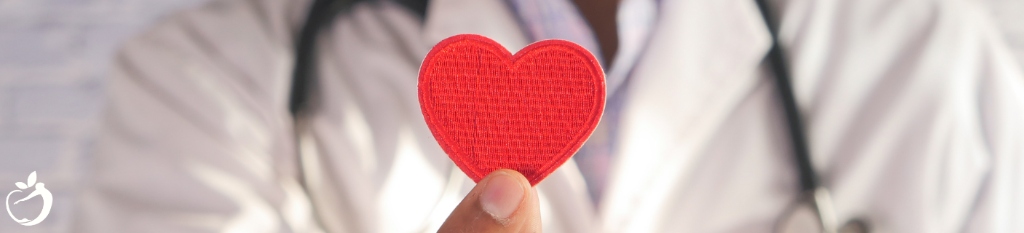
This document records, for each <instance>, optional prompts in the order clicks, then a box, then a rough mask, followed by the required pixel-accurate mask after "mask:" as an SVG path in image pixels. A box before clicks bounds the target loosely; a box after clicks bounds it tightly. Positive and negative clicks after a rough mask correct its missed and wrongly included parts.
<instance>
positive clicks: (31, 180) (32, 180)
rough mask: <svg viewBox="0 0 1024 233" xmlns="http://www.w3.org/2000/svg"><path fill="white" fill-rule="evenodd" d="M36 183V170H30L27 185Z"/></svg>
mask: <svg viewBox="0 0 1024 233" xmlns="http://www.w3.org/2000/svg"><path fill="white" fill-rule="evenodd" d="M33 185H36V171H32V174H28V186H29V187H32V186H33Z"/></svg>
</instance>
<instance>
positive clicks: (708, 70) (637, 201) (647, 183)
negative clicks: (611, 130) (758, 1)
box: [601, 0, 771, 232]
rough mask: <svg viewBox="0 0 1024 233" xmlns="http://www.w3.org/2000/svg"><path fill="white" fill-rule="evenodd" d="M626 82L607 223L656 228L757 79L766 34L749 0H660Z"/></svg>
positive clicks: (627, 228)
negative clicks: (712, 139) (645, 42)
mask: <svg viewBox="0 0 1024 233" xmlns="http://www.w3.org/2000/svg"><path fill="white" fill-rule="evenodd" d="M661 10H662V13H661V14H660V15H661V18H660V19H659V22H658V25H657V26H656V28H655V30H654V32H653V33H654V34H652V37H651V40H650V43H649V45H648V47H649V48H650V49H648V50H647V51H646V52H645V54H644V55H642V57H641V58H640V60H639V61H638V63H637V66H636V67H635V69H634V71H633V75H632V77H631V80H630V81H629V82H631V83H629V84H628V88H629V89H628V91H629V92H628V95H627V99H626V100H625V101H626V104H625V106H624V108H623V113H622V114H623V115H622V120H621V125H620V127H621V130H620V132H621V133H620V134H619V135H618V141H619V143H618V145H619V147H618V150H617V151H616V161H615V163H614V165H613V166H614V167H613V169H612V174H611V177H612V178H611V180H610V183H609V189H608V190H607V194H606V197H607V198H606V199H605V200H604V202H603V203H602V206H603V207H604V209H603V210H602V216H601V217H602V220H604V223H605V228H606V229H607V230H609V231H614V232H654V231H662V230H666V229H658V228H657V227H658V226H661V225H664V224H665V221H671V220H668V219H666V218H671V216H665V215H664V214H663V212H664V211H665V210H664V209H663V208H664V206H670V205H666V203H668V202H672V201H673V199H672V198H674V196H676V194H675V193H676V192H678V190H677V188H678V187H680V186H679V184H680V183H682V182H686V181H687V180H688V179H689V178H688V177H687V176H688V174H690V171H691V170H692V169H691V164H692V161H693V160H694V159H695V158H696V157H697V156H698V153H699V152H700V151H701V150H702V149H703V148H702V145H705V144H706V142H707V140H708V139H709V138H710V137H711V136H712V134H713V133H714V132H715V129H716V128H717V127H719V125H720V124H721V122H722V121H723V120H724V119H725V118H726V116H727V115H728V114H729V113H730V111H731V110H733V109H734V108H735V107H736V105H737V103H738V102H739V101H740V100H741V99H742V98H744V97H745V96H746V95H748V94H749V93H750V91H751V90H752V89H753V88H754V86H755V85H756V84H757V81H758V80H757V79H758V78H759V75H758V67H759V64H760V63H761V61H762V59H763V57H764V55H765V53H766V52H767V50H768V47H769V45H770V40H771V39H770V36H769V34H768V32H767V30H766V28H765V26H764V23H763V21H762V20H761V15H760V13H759V12H758V10H757V7H756V5H755V4H754V2H753V1H739V0H726V1H700V0H693V1H664V2H662V9H661Z"/></svg>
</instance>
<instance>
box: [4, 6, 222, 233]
mask: <svg viewBox="0 0 1024 233" xmlns="http://www.w3.org/2000/svg"><path fill="white" fill-rule="evenodd" d="M202 1H206V0H0V194H2V195H6V194H7V193H8V192H10V191H11V190H14V189H16V188H17V187H15V186H14V183H15V182H17V181H21V182H25V180H26V178H27V177H28V174H29V173H30V172H32V171H37V173H38V178H39V182H44V183H46V187H47V189H49V190H50V191H51V192H53V194H54V207H53V209H52V211H51V213H50V216H49V217H47V219H46V220H45V221H43V222H42V223H41V224H39V225H37V226H31V227H25V226H21V225H18V224H17V223H15V222H14V221H13V220H11V219H10V217H8V216H7V213H3V214H0V215H3V216H0V232H73V231H74V229H70V228H69V227H70V225H69V224H70V220H71V219H72V217H73V216H72V215H71V214H72V213H73V211H74V209H73V208H75V206H74V203H73V198H74V194H75V190H78V189H79V188H80V186H79V184H78V183H77V182H79V181H81V180H82V178H83V177H84V176H87V175H88V170H89V168H88V165H89V163H88V158H89V157H90V153H91V146H92V144H93V143H92V140H93V135H94V130H95V123H96V122H95V120H96V117H97V115H98V113H99V110H100V104H101V102H102V97H103V91H104V83H103V80H104V77H106V75H107V73H108V70H109V66H110V60H111V59H110V58H111V57H112V55H113V54H114V52H115V50H116V49H117V47H118V45H119V44H120V43H121V42H122V41H123V40H125V39H126V38H129V37H130V36H132V35H134V33H137V32H139V30H140V29H143V28H145V26H146V25H148V24H150V23H152V22H153V21H155V20H158V19H159V18H160V17H162V16H164V15H166V14H167V13H169V12H171V11H174V10H176V9H180V8H182V7H189V6H192V5H195V4H198V3H199V2H202ZM38 199H39V198H35V199H33V200H38ZM33 205H35V206H34V207H35V210H32V208H22V209H18V208H15V209H14V211H15V212H16V213H26V214H24V216H19V217H28V218H31V217H32V216H35V214H37V213H38V211H39V210H38V209H39V208H40V206H41V205H42V204H41V201H36V202H32V201H29V202H26V203H24V204H19V206H26V207H33ZM0 211H4V212H6V210H0Z"/></svg>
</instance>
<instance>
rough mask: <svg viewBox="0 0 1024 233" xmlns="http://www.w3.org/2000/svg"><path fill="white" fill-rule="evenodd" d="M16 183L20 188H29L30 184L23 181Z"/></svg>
mask: <svg viewBox="0 0 1024 233" xmlns="http://www.w3.org/2000/svg"><path fill="white" fill-rule="evenodd" d="M14 185H16V186H18V188H20V189H27V188H28V185H25V183H21V182H18V183H14Z"/></svg>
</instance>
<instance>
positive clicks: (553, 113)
mask: <svg viewBox="0 0 1024 233" xmlns="http://www.w3.org/2000/svg"><path fill="white" fill-rule="evenodd" d="M419 101H420V108H421V110H422V111H423V118H424V120H426V122H427V126H428V127H429V128H430V131H431V133H433V135H434V138H435V139H436V140H437V142H438V144H439V145H440V146H441V148H442V149H444V151H445V153H447V154H448V156H449V158H451V159H452V161H453V162H455V165H457V166H458V167H459V168H460V169H462V171H463V172H465V173H466V175H468V176H469V177H470V178H472V179H473V180H474V181H477V182H478V183H477V187H476V188H474V189H473V191H471V192H470V193H469V195H467V196H466V198H465V199H464V200H463V201H462V203H460V204H459V206H458V207H457V208H456V209H455V211H453V212H452V214H451V215H450V216H449V218H448V220H446V222H445V224H444V225H443V226H442V227H441V231H442V232H448V231H456V232H463V231H465V232H492V231H511V232H524V231H525V232H537V231H539V230H540V220H539V219H540V216H539V211H538V209H539V207H538V203H537V195H536V189H534V188H532V186H533V185H536V184H537V183H539V182H540V181H541V180H543V179H544V178H545V177H547V176H548V175H549V174H551V173H552V172H554V171H555V169H557V168H558V167H560V166H561V165H562V164H563V163H564V162H565V161H566V160H568V159H569V158H570V157H571V156H572V155H573V154H575V153H576V151H577V150H579V148H580V147H581V146H582V145H583V142H584V141H586V140H587V138H589V137H590V134H591V133H592V132H593V130H594V128H595V127H596V126H597V124H598V121H599V120H600V119H601V114H602V112H603V111H604V101H605V83H604V73H603V71H602V69H601V66H600V64H599V63H598V62H597V59H596V58H594V56H593V55H592V54H590V52H588V51H587V50H586V49H584V48H583V47H580V46H579V45H576V44H574V43H572V42H568V41H563V40H545V41H540V42H537V43H533V44H531V45H529V46H527V47H526V48H523V49H522V50H521V51H519V52H518V53H516V54H515V55H512V54H511V53H509V52H508V50H506V49H505V48H504V47H502V46H501V45H500V44H498V43H496V42H494V41H493V40H490V39H488V38H486V37H483V36H478V35H456V36H453V37H449V38H448V39H445V40H442V41H441V42H440V43H438V44H437V45H436V46H434V48H433V49H431V51H430V52H429V53H428V54H427V56H426V58H425V59H424V61H423V64H422V65H421V67H420V77H419ZM487 215H489V216H490V217H489V218H481V217H480V216H487Z"/></svg>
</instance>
